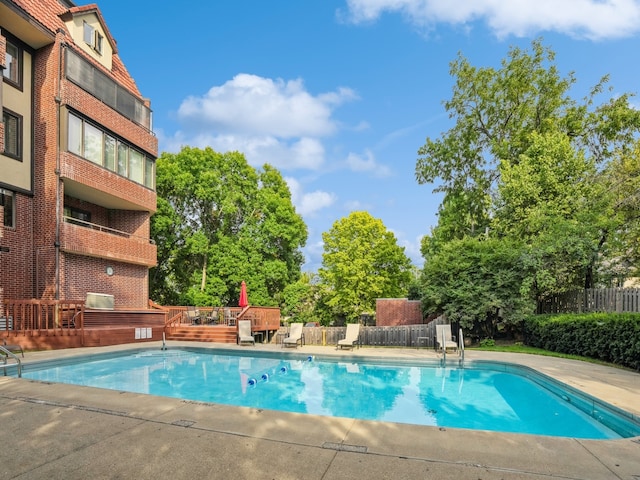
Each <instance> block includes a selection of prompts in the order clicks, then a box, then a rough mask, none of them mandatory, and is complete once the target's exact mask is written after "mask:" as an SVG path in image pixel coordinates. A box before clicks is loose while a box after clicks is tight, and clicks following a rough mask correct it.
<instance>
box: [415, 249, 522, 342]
mask: <svg viewBox="0 0 640 480" xmlns="http://www.w3.org/2000/svg"><path fill="white" fill-rule="evenodd" d="M522 255H523V246H522V245H521V244H519V243H517V242H513V241H509V240H504V239H487V240H481V239H475V238H465V239H462V240H452V241H451V242H448V243H446V244H444V245H443V246H442V248H441V249H440V250H439V251H438V253H436V254H435V255H433V256H432V257H431V258H430V259H429V261H428V262H427V263H426V264H425V266H424V269H423V272H422V295H423V296H422V305H423V310H424V311H425V312H428V313H443V314H446V315H447V317H448V318H449V320H451V321H452V322H458V323H459V324H460V326H461V327H463V328H464V329H465V330H466V331H467V332H469V333H473V334H475V335H478V336H480V337H493V336H494V334H495V331H496V328H498V326H499V325H500V326H506V327H513V326H514V325H516V324H517V323H519V322H520V321H522V320H523V318H524V317H525V315H526V314H529V313H532V310H533V306H534V304H533V303H532V301H531V299H530V297H529V296H528V295H527V294H526V293H525V294H524V295H523V294H522V293H521V289H522V285H523V282H524V279H525V278H526V272H525V270H524V269H523V268H522V267H521V266H520V261H521V257H522Z"/></svg>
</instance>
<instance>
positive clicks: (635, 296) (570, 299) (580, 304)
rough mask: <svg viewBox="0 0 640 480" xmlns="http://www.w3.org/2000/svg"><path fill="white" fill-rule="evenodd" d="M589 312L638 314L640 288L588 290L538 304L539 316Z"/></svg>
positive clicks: (566, 294) (554, 297)
mask: <svg viewBox="0 0 640 480" xmlns="http://www.w3.org/2000/svg"><path fill="white" fill-rule="evenodd" d="M587 312H606V313H614V312H615V313H638V312H640V288H588V289H585V290H579V291H575V292H567V293H564V294H562V295H554V296H552V297H550V298H547V299H545V300H542V301H540V302H538V312H537V313H539V314H545V313H587Z"/></svg>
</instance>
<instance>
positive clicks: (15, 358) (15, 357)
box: [0, 345, 22, 377]
mask: <svg viewBox="0 0 640 480" xmlns="http://www.w3.org/2000/svg"><path fill="white" fill-rule="evenodd" d="M0 352H2V353H4V355H5V357H4V367H1V368H4V374H5V375H6V374H7V367H9V364H7V360H8V359H9V357H11V358H12V359H14V360H15V361H16V362H17V363H16V365H17V366H18V377H22V361H21V360H20V357H18V356H17V355H16V354H15V353H13V352H12V351H10V350H7V349H6V348H4V347H3V346H2V345H0Z"/></svg>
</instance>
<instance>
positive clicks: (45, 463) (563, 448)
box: [0, 342, 640, 480]
mask: <svg viewBox="0 0 640 480" xmlns="http://www.w3.org/2000/svg"><path fill="white" fill-rule="evenodd" d="M160 345H161V343H160V342H156V344H155V345H154V344H148V343H147V344H144V345H141V344H135V345H128V346H117V347H94V348H82V349H72V350H62V351H61V350H58V351H49V352H28V353H27V354H26V357H25V363H26V364H29V363H30V362H37V361H41V360H46V359H47V358H58V359H60V358H72V357H73V356H75V355H86V354H91V353H104V352H107V351H110V352H113V351H122V350H135V349H137V348H146V347H153V346H155V347H157V348H160ZM174 345H175V346H185V347H198V348H212V349H214V350H215V349H226V348H232V349H235V348H237V349H243V350H245V349H249V350H252V349H253V347H235V346H228V345H222V344H210V343H197V342H171V344H170V346H174ZM276 349H277V350H276ZM255 350H256V351H265V352H280V351H281V350H280V347H279V346H277V347H276V346H274V345H258V346H256V348H255ZM292 351H295V352H297V353H298V354H300V355H303V354H308V355H330V356H336V355H338V356H340V357H342V358H344V359H346V360H348V359H351V358H357V359H363V358H367V357H369V358H372V359H373V358H376V357H378V358H384V359H392V358H397V359H403V358H404V359H421V360H425V359H429V360H437V359H438V357H437V355H436V354H435V352H433V351H432V350H426V349H396V348H375V347H374V348H361V349H355V350H353V351H344V352H342V351H336V350H335V348H333V347H319V346H304V347H301V348H298V349H296V350H292ZM465 359H466V360H468V361H497V362H500V363H513V364H516V365H522V366H526V367H528V368H532V369H533V370H536V371H537V372H540V373H542V374H544V375H546V376H548V377H550V378H553V379H556V380H557V381H560V382H562V383H563V384H566V385H568V386H570V387H573V388H575V389H577V390H580V391H583V392H585V393H586V394H588V395H591V396H593V397H596V398H599V399H601V400H602V401H604V402H606V403H608V404H611V405H613V406H615V407H617V408H619V409H621V410H622V411H626V412H629V413H631V414H632V415H636V416H637V415H639V414H640V411H638V409H639V408H640V374H638V373H635V372H630V371H628V370H622V369H614V368H611V367H604V366H600V365H593V364H585V363H584V362H577V361H573V360H564V359H552V358H551V357H540V356H535V355H522V354H503V353H499V352H480V351H473V350H468V351H467V352H466V354H465ZM0 403H1V404H2V405H3V408H2V411H1V412H0V413H5V414H6V413H7V412H11V413H12V415H11V417H9V418H11V425H12V430H13V431H16V435H18V436H17V438H24V439H26V440H25V442H24V444H22V445H20V446H21V447H22V448H18V449H15V450H13V451H12V453H14V456H11V457H8V454H9V450H7V449H2V450H0V469H2V468H3V467H2V466H4V468H6V467H7V465H9V466H13V468H15V469H17V470H16V471H15V472H13V473H14V474H15V478H47V477H50V475H51V472H62V471H64V472H65V477H66V478H88V477H92V478H101V477H102V478H111V477H109V476H106V477H105V476H104V475H105V472H104V471H103V470H101V468H103V467H104V465H103V464H102V463H101V462H100V461H96V458H97V457H96V455H99V454H103V455H106V457H105V458H114V455H115V456H116V458H121V457H124V456H127V455H129V456H131V447H130V445H129V442H131V441H133V440H132V439H135V444H136V445H137V449H138V450H139V453H138V454H136V455H133V457H132V458H131V459H129V460H124V461H122V462H120V463H116V464H114V463H113V462H112V463H110V464H109V465H110V467H109V468H110V470H108V472H109V473H110V474H113V475H114V476H115V475H116V474H119V475H121V476H125V477H126V476H131V475H132V474H133V472H135V475H136V476H137V477H138V478H158V475H159V476H160V478H163V477H162V472H163V470H162V469H163V468H165V469H166V468H169V469H175V468H177V467H179V469H180V472H181V474H180V475H178V477H177V478H184V477H186V476H188V475H186V473H190V475H191V474H192V475H197V474H202V472H201V470H202V469H209V470H208V473H209V478H226V475H223V474H222V472H224V471H226V472H227V474H228V473H229V470H224V468H223V467H225V468H227V469H232V470H234V472H235V473H234V476H235V477H236V478H310V479H315V478H318V479H323V480H327V479H331V478H352V477H353V478H359V477H365V476H366V477H369V478H370V479H376V478H389V476H394V475H397V476H399V477H402V478H408V477H414V476H418V477H420V476H422V477H426V476H428V477H429V478H483V479H491V478H514V479H515V478H532V479H533V478H593V479H597V478H603V479H604V478H625V479H637V478H640V437H635V438H628V439H620V440H581V439H570V438H562V437H542V436H535V435H523V434H510V433H499V432H488V431H475V430H461V429H453V428H446V429H445V428H439V427H425V426H413V425H405V424H392V423H384V422H371V421H360V420H351V419H335V418H331V417H318V416H315V415H307V414H294V413H286V412H274V411H268V412H264V411H260V410H258V409H251V408H245V407H228V406H223V405H217V404H204V403H199V402H190V401H184V400H178V399H167V398H164V397H150V396H147V395H138V394H128V393H123V392H115V391H105V390H102V389H93V388H90V387H73V386H68V385H64V386H61V385H58V384H47V383H40V382H34V381H29V380H26V379H15V378H9V377H0ZM53 412H58V415H60V416H63V417H65V418H67V419H73V423H74V424H77V429H78V437H77V438H75V437H74V438H73V439H72V440H70V427H69V426H68V425H66V426H65V425H64V424H57V423H56V424H55V425H54V424H52V423H51V416H52V415H54V413H53ZM85 417H90V419H89V418H85ZM3 418H4V420H3ZM7 418H8V417H6V416H4V417H3V416H0V422H1V421H4V422H5V423H6V421H7ZM94 424H100V425H103V426H104V428H102V429H95V428H94ZM120 424H127V427H126V428H124V427H123V428H122V429H119V426H120ZM130 424H135V426H132V425H130ZM43 425H44V426H50V430H51V432H50V433H51V439H50V441H51V442H52V443H55V444H56V445H65V441H66V442H67V443H69V442H71V444H72V445H71V447H70V448H69V450H68V451H66V450H65V449H64V448H63V449H62V451H60V452H58V455H57V456H55V458H53V459H47V457H46V456H45V457H43V456H42V455H38V453H37V452H41V450H34V445H36V444H37V443H38V442H39V441H41V440H39V439H40V437H39V436H38V435H37V432H38V431H40V430H41V429H42V428H43ZM30 427H31V428H30ZM136 428H137V430H136ZM150 431H153V432H154V433H152V434H150V433H149V432H150ZM132 432H135V433H132ZM83 434H84V436H83ZM176 436H177V437H180V438H181V439H183V442H186V444H187V445H189V444H191V445H193V446H194V448H196V446H201V445H202V444H204V445H205V447H204V448H205V451H207V450H206V445H209V441H210V440H212V439H214V438H215V439H216V440H217V441H220V439H222V444H223V445H220V446H219V447H218V448H217V449H216V450H215V451H216V452H218V453H220V455H213V456H205V457H203V458H200V457H198V460H197V461H194V459H193V458H192V457H191V456H190V454H191V449H189V450H188V452H184V451H182V449H181V448H182V447H181V445H182V443H181V444H180V446H174V447H173V448H172V449H171V450H170V451H168V452H167V453H166V454H165V455H164V456H162V457H161V458H158V457H157V455H155V454H154V453H155V452H157V450H158V448H161V447H162V446H163V445H165V446H166V444H167V443H169V444H171V445H173V443H174V441H173V440H172V439H173V438H175V437H176ZM87 437H91V439H92V440H91V441H90V442H89V441H86V444H84V443H82V441H83V439H85V440H86V438H87ZM114 439H119V440H120V441H114ZM162 439H164V440H165V442H164V443H162V441H161V440H162ZM56 440H57V441H56ZM74 442H75V443H74ZM78 442H79V443H80V444H76V443H78ZM159 442H160V443H159ZM225 445H226V447H228V448H226V447H225ZM232 445H233V446H234V447H235V448H231V446H232ZM249 446H250V447H249ZM247 448H250V450H251V452H250V455H247V451H246V449H247ZM16 452H17V453H16ZM282 452H289V453H291V452H296V453H295V454H296V457H294V458H300V459H301V460H303V461H299V462H297V463H296V462H294V463H293V464H292V462H291V457H290V456H289V457H287V456H286V455H285V456H284V457H283V455H282ZM222 453H224V455H222ZM213 457H215V458H213ZM101 458H102V457H101ZM144 458H154V459H155V461H154V462H153V463H152V464H149V463H148V462H145V461H144ZM88 459H92V460H91V461H89V460H88ZM78 465H80V467H78ZM142 466H144V468H143V467H142ZM303 466H304V467H305V468H302V467H303ZM74 472H75V473H74ZM427 472H429V473H427ZM165 473H166V472H165ZM183 474H185V475H183ZM21 475H22V476H21ZM154 475H155V477H154ZM212 475H213V476H212ZM174 477H175V476H174Z"/></svg>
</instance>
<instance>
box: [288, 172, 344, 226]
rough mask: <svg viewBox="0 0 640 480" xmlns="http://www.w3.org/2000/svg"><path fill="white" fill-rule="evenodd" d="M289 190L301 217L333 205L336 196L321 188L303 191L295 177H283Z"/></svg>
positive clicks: (311, 214)
mask: <svg viewBox="0 0 640 480" xmlns="http://www.w3.org/2000/svg"><path fill="white" fill-rule="evenodd" d="M285 180H286V182H287V184H288V185H289V190H290V191H291V201H292V202H293V205H294V206H295V207H296V212H298V213H299V214H300V215H302V216H303V217H305V216H313V215H314V214H315V213H316V212H318V211H319V210H322V209H323V208H327V207H330V206H331V205H333V204H334V203H335V202H336V200H337V196H336V195H335V194H334V193H331V192H323V191H322V190H316V191H315V192H310V193H306V192H304V190H303V188H302V185H301V184H300V182H299V181H298V180H296V179H295V178H290V177H287V178H285Z"/></svg>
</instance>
